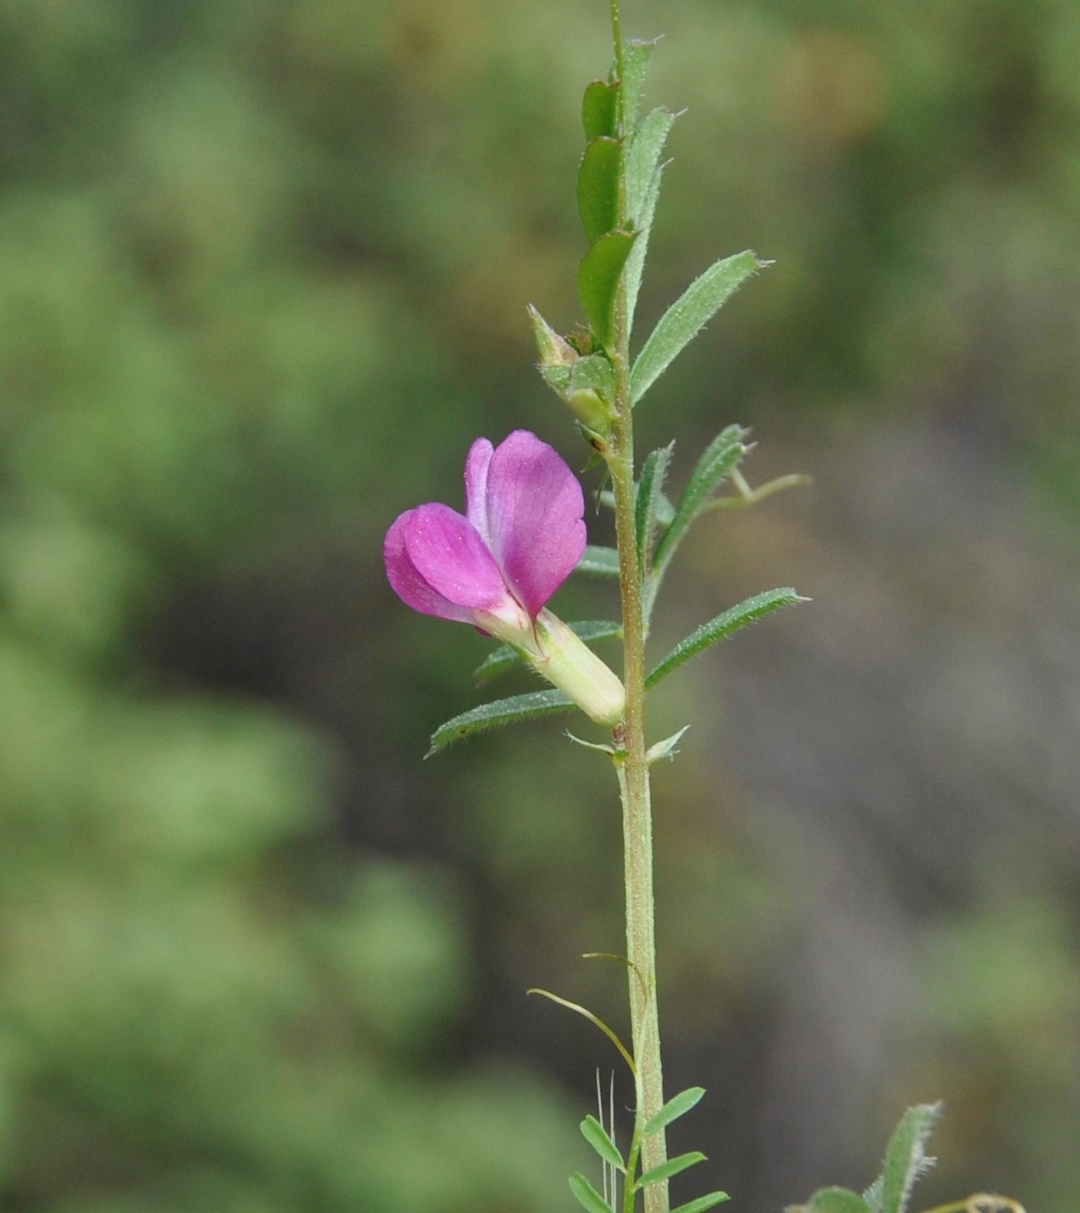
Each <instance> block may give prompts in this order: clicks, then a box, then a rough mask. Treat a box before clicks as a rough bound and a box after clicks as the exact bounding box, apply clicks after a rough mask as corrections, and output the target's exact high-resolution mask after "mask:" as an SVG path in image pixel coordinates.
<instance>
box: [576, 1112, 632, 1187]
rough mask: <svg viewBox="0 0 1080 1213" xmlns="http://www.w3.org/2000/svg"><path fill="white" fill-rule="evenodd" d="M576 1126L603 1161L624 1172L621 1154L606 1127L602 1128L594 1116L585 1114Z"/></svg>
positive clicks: (624, 1165) (624, 1166)
mask: <svg viewBox="0 0 1080 1213" xmlns="http://www.w3.org/2000/svg"><path fill="white" fill-rule="evenodd" d="M578 1128H580V1129H581V1136H582V1137H584V1138H585V1140H586V1141H587V1142H588V1143H589V1145H590V1146H592V1148H593V1149H594V1150H595V1151H596V1152H597V1154H599V1155H600V1157H601V1158H602V1159H603V1160H604V1162H606V1163H608V1164H609V1166H612V1167H614V1168H615V1169H616V1170H617V1171H622V1172H623V1173H624V1174H625V1173H626V1163H625V1162H623V1156H622V1155H621V1154H620V1153H619V1149H618V1146H616V1145H615V1143H614V1142H613V1141H612V1140H611V1138H610V1137H609V1136H608V1132H607V1129H605V1128H604V1126H603V1125H602V1124H601V1123H600V1122H599V1121H598V1120H597V1119H596V1117H595V1116H586V1117H585V1119H584V1120H583V1121H582V1122H581V1124H580V1125H579V1126H578Z"/></svg>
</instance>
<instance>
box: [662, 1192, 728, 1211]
mask: <svg viewBox="0 0 1080 1213" xmlns="http://www.w3.org/2000/svg"><path fill="white" fill-rule="evenodd" d="M730 1199H731V1197H730V1196H728V1194H727V1193H726V1192H710V1193H709V1195H708V1196H699V1197H698V1198H697V1200H692V1201H690V1202H689V1203H688V1204H685V1205H679V1207H678V1208H677V1209H672V1210H671V1213H705V1210H706V1209H711V1208H712V1207H713V1206H714V1205H721V1204H723V1203H724V1201H725V1200H730Z"/></svg>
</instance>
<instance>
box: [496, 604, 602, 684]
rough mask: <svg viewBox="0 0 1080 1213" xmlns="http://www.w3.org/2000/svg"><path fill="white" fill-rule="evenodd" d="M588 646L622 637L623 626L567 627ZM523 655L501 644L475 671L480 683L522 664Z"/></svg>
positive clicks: (583, 623) (589, 623) (591, 623)
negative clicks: (597, 641)
mask: <svg viewBox="0 0 1080 1213" xmlns="http://www.w3.org/2000/svg"><path fill="white" fill-rule="evenodd" d="M567 626H568V627H569V628H570V630H571V631H572V632H573V633H574V634H575V635H576V636H579V637H580V638H581V639H582V640H584V641H585V642H586V644H588V643H590V642H591V641H596V640H612V639H616V640H617V639H618V638H619V637H620V636H622V625H621V624H619V623H616V621H615V620H614V619H582V620H580V621H579V622H578V623H571V624H568V625H567ZM520 662H521V655H520V654H519V653H518V652H517V651H516V650H515V649H514V648H513V647H512V646H511V645H509V644H500V645H499V647H498V648H497V649H495V650H494V651H493V652H492V653H490V654H489V655H488V656H487V657H486V658H485V659H484V661H483V662H481V664H480V665H478V666H477V667H476V669H475V670H473V678H474V679H475V680H476V681H477V682H478V683H484V682H490V681H491V679H492V678H497V677H498V676H499V675H500V674H505V673H506V671H507V670H511V669H513V668H514V666H516V665H518V664H520Z"/></svg>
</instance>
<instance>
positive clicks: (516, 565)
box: [383, 430, 624, 724]
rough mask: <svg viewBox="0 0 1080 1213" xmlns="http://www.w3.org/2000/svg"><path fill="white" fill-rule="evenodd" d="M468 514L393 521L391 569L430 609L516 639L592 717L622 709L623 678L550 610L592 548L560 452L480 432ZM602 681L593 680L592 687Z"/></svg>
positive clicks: (411, 598) (435, 511) (445, 510)
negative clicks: (494, 442) (495, 438)
mask: <svg viewBox="0 0 1080 1213" xmlns="http://www.w3.org/2000/svg"><path fill="white" fill-rule="evenodd" d="M465 501H466V513H465V514H464V515H462V514H459V513H458V512H457V511H456V510H452V509H451V508H450V507H449V506H446V505H439V504H437V503H432V504H429V505H420V506H417V507H416V508H415V509H412V510H407V511H406V512H405V513H404V514H402V515H401V516H400V517H399V518H398V519H397V520H396V521H395V522H394V524H393V525H392V526H391V527H390V530H389V531H388V532H387V535H386V542H385V544H384V547H383V554H384V556H385V559H386V575H387V577H388V578H389V579H390V584H391V586H392V587H393V589H394V591H395V593H396V594H397V595H398V597H399V598H401V600H402V601H403V602H405V603H406V604H407V605H408V606H411V607H412V608H413V609H414V610H417V611H421V612H423V614H425V615H436V616H438V617H439V618H440V619H452V620H456V621H458V622H461V623H471V624H472V625H473V626H474V627H477V628H479V629H480V630H481V631H484V632H487V633H489V634H490V635H492V636H496V637H498V639H500V640H502V641H505V642H506V643H507V644H511V645H513V646H514V648H515V649H517V651H518V652H519V653H520V654H521V655H522V657H524V658H525V660H527V661H528V663H529V664H530V665H531V666H532V667H533V668H534V669H536V670H537V671H538V672H539V673H541V674H543V675H544V677H546V678H547V679H548V680H549V681H550V682H552V683H554V684H555V685H556V686H558V687H559V688H560V689H561V690H563V691H565V692H566V693H567V694H568V695H569V696H570V697H571V698H572V699H573V700H574V702H575V703H577V704H578V705H579V706H580V707H582V708H583V709H584V710H585V711H586V712H587V713H588V714H589V715H590V716H592V718H593V719H594V720H599V721H602V722H603V723H605V724H613V723H615V722H616V721H617V720H618V719H619V717H620V716H621V714H622V710H623V702H624V694H623V687H622V683H621V682H620V681H619V680H618V678H616V677H615V675H614V674H613V673H612V672H611V671H610V670H609V669H608V668H607V666H606V665H604V663H603V662H602V661H600V659H599V658H598V657H597V656H596V655H595V654H594V653H593V652H592V651H591V650H590V649H588V648H587V647H586V646H585V645H584V644H583V643H582V642H581V641H580V640H579V639H578V638H577V637H576V636H575V635H574V633H573V632H572V631H570V629H569V628H568V627H567V626H566V624H564V623H562V621H561V620H559V619H557V618H556V617H555V616H554V615H553V614H552V613H551V612H550V611H546V610H545V609H544V605H545V603H546V602H547V601H548V599H550V598H551V596H552V595H553V594H554V593H555V591H556V590H557V589H558V588H559V586H560V585H562V583H563V582H564V581H565V580H566V578H567V577H569V575H570V574H571V573H572V572H573V570H574V568H575V567H576V566H577V563H578V561H579V560H580V559H581V553H582V552H583V551H584V548H585V523H584V522H583V520H582V516H583V514H584V512H585V499H584V496H583V495H582V492H581V486H580V484H578V482H577V478H576V477H575V476H574V474H573V472H572V471H571V470H570V468H569V467H567V465H566V463H565V462H564V461H563V460H562V458H561V457H560V456H559V455H558V454H557V453H556V452H555V451H554V450H553V449H552V448H551V447H550V446H548V445H547V443H545V442H541V441H540V439H539V438H537V437H536V435H535V434H530V433H529V432H528V431H526V430H516V431H515V432H514V433H512V434H511V435H510V436H509V437H508V438H507V439H506V440H505V441H504V442H502V443H500V444H499V446H498V447H494V448H493V447H492V445H491V443H490V442H489V441H488V440H487V439H486V438H478V439H477V440H476V442H474V443H473V445H472V448H471V450H470V451H469V457H468V460H467V461H466V464H465ZM590 683H595V684H596V685H595V686H590V685H589V684H590Z"/></svg>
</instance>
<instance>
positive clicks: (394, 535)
mask: <svg viewBox="0 0 1080 1213" xmlns="http://www.w3.org/2000/svg"><path fill="white" fill-rule="evenodd" d="M413 513H414V511H413V510H408V511H407V512H406V513H404V514H402V515H401V516H400V517H399V518H397V519H396V520H395V521H394V523H393V525H392V526H391V527H390V529H389V530H388V531H387V532H386V539H385V541H384V542H383V559H384V560H385V562H386V576H387V578H388V579H389V581H390V585H391V587H392V588H393V590H394V593H395V594H397V596H398V597H399V598H400V599H401V600H402V602H404V603H405V605H406V606H411V607H412V609H413V610H414V611H420V612H422V613H423V614H424V615H436V616H438V618H440V619H453V620H456V621H458V622H460V623H469V622H471V620H472V614H471V612H469V611H467V610H465V609H464V608H462V607H460V606H457V605H455V604H454V603H452V602H450V601H449V600H448V599H446V598H444V597H443V596H442V595H441V594H439V593H437V592H436V591H435V590H433V589H432V588H431V586H430V585H428V583H427V582H426V581H425V580H424V578H423V577H422V576H421V575H420V573H419V572H418V571H417V569H416V566H415V565H414V564H413V562H412V561H411V560H410V559H409V553H408V549H407V547H406V538H405V536H406V532H407V530H408V524H409V518H410V516H411V515H412V514H413Z"/></svg>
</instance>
